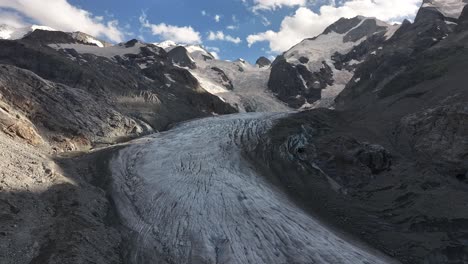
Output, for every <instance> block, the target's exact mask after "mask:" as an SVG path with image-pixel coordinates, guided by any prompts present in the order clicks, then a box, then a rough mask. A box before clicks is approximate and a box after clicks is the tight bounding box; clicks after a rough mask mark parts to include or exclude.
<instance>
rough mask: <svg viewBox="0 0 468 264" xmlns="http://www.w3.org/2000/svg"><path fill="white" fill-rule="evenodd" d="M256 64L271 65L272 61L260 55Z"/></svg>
mask: <svg viewBox="0 0 468 264" xmlns="http://www.w3.org/2000/svg"><path fill="white" fill-rule="evenodd" d="M255 65H257V66H258V67H260V68H264V67H270V65H271V61H270V60H269V59H267V58H265V57H260V58H258V60H257V61H256V62H255Z"/></svg>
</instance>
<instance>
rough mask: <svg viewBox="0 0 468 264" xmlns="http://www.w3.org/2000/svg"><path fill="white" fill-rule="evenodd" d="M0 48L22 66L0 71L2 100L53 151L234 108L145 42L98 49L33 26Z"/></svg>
mask: <svg viewBox="0 0 468 264" xmlns="http://www.w3.org/2000/svg"><path fill="white" fill-rule="evenodd" d="M62 42H63V43H62ZM0 47H1V48H0V64H5V65H12V66H17V67H19V68H23V69H25V70H26V71H23V70H20V69H18V68H15V67H10V66H3V67H2V68H1V71H2V73H1V78H2V81H3V83H2V84H3V88H2V95H3V98H4V100H10V101H9V104H10V105H11V106H13V107H15V108H16V109H17V110H19V111H22V112H23V113H24V114H25V115H26V113H27V115H29V116H28V118H29V119H30V120H31V122H32V123H33V124H34V125H36V126H37V127H38V129H39V130H40V134H41V136H42V137H43V138H46V139H47V140H49V141H50V139H51V138H53V139H54V140H53V141H54V142H55V143H54V144H55V145H57V148H58V149H59V150H65V149H80V148H89V147H91V146H94V145H96V144H99V143H100V142H102V141H104V142H108V141H113V140H115V139H117V138H125V137H133V136H135V135H138V134H141V133H147V132H148V131H153V130H161V129H165V128H166V127H167V126H168V125H170V124H171V123H175V122H179V121H182V120H187V119H191V118H195V117H201V116H208V115H211V114H212V113H218V114H222V113H233V112H235V111H236V110H235V109H234V108H233V107H231V106H230V105H228V104H226V103H224V102H222V101H221V100H220V99H219V98H217V97H215V96H213V95H211V94H209V93H207V92H205V91H203V90H202V89H201V88H200V86H199V83H198V81H197V79H196V78H195V77H193V76H192V75H191V74H190V72H188V71H187V70H185V69H182V68H180V67H176V66H174V65H172V64H171V63H169V59H168V56H167V53H166V52H165V51H164V50H163V49H161V48H159V47H156V46H154V45H151V44H145V43H141V42H139V41H136V40H133V41H129V42H127V43H123V44H120V45H116V46H112V47H104V48H101V47H98V46H96V45H89V44H85V43H79V42H77V40H75V39H74V38H72V36H71V35H70V34H68V33H63V32H58V31H43V30H35V31H34V32H32V33H31V34H28V35H27V36H26V37H25V38H24V39H21V40H16V41H0ZM12 54H14V56H12ZM29 71H30V72H29ZM36 74H37V75H36ZM59 83H60V84H59ZM19 88H24V89H19ZM39 91H42V92H39ZM20 98H22V99H20ZM12 100H15V101H12ZM24 100H26V101H28V100H29V102H30V105H29V106H28V107H31V108H28V109H26V108H25V106H24ZM70 102H73V103H70ZM22 104H23V105H22ZM84 105H88V107H87V108H85V109H81V108H82V107H83V106H84ZM174 109H177V111H175V110H174ZM75 111H79V112H77V113H74V112H75ZM50 122H52V123H50ZM53 129H56V131H52V130H53ZM58 135H60V136H58ZM58 142H64V143H63V144H58ZM75 143H76V144H75ZM54 144H52V145H54ZM70 146H72V147H70Z"/></svg>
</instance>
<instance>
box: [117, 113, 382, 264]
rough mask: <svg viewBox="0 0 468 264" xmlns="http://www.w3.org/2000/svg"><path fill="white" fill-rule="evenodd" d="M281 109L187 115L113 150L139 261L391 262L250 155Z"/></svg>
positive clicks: (121, 203) (133, 255)
mask: <svg viewBox="0 0 468 264" xmlns="http://www.w3.org/2000/svg"><path fill="white" fill-rule="evenodd" d="M283 116H284V114H274V113H268V114H260V113H256V114H241V115H232V116H222V117H215V118H207V119H201V120H196V121H192V122H188V123H183V124H181V125H179V126H177V127H176V128H174V129H172V130H170V131H168V132H165V133H160V134H156V135H153V136H151V137H148V138H144V139H140V140H137V141H135V142H134V143H132V144H130V146H128V147H126V148H124V149H122V150H120V151H119V153H118V155H117V156H116V157H115V158H114V159H113V160H112V162H111V164H110V166H111V172H112V174H113V180H114V182H113V186H112V188H113V193H112V195H113V198H114V200H115V203H116V207H117V210H118V212H119V214H120V216H121V218H122V221H123V224H124V225H126V226H127V227H128V228H129V229H130V230H132V231H133V233H134V237H133V239H131V242H130V243H129V244H130V245H129V246H130V248H131V250H130V254H129V260H130V262H132V263H177V264H184V263H187V264H189V263H190V264H192V263H194V264H197V263H213V264H214V263H236V264H237V263H238V264H247V263H252V264H262V263H265V264H276V263H278V264H293V263H297V264H311V263H334V264H335V263H366V264H377V263H387V262H386V260H384V259H383V258H381V257H379V256H376V255H374V254H373V253H369V252H367V251H366V250H364V249H361V248H360V247H358V246H355V245H353V242H352V241H345V240H343V239H342V238H340V237H338V236H337V235H335V234H334V233H333V232H332V231H330V230H328V229H327V228H326V227H324V226H322V225H321V224H320V223H319V222H318V221H317V220H315V219H314V218H313V217H311V216H309V215H308V214H307V213H305V212H304V211H303V210H301V209H300V208H298V207H297V206H296V205H295V204H294V203H293V202H291V201H290V200H289V199H288V197H287V196H286V195H285V194H284V193H282V192H281V191H279V190H278V189H277V188H275V187H273V186H272V185H271V184H270V183H269V182H268V181H267V180H265V179H264V178H263V177H262V176H260V175H259V174H258V173H257V172H256V171H255V169H254V168H252V166H251V165H250V164H249V163H248V162H247V161H245V160H244V159H243V157H242V155H241V149H246V148H247V149H249V148H253V147H254V146H255V145H256V143H257V142H259V141H260V140H264V138H265V133H266V132H267V130H268V129H269V128H270V127H271V126H272V125H273V124H274V122H275V120H277V119H278V118H280V117H283Z"/></svg>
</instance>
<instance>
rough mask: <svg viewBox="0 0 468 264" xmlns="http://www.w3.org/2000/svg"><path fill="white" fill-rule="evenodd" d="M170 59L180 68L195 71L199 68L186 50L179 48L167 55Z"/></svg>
mask: <svg viewBox="0 0 468 264" xmlns="http://www.w3.org/2000/svg"><path fill="white" fill-rule="evenodd" d="M167 56H168V59H169V61H170V62H172V63H173V64H175V65H178V66H180V67H188V68H190V69H195V68H196V67H197V65H196V63H195V61H194V60H193V59H192V58H191V57H190V55H189V53H188V51H187V49H186V48H184V47H181V46H178V47H175V48H173V49H171V51H169V52H168V53H167Z"/></svg>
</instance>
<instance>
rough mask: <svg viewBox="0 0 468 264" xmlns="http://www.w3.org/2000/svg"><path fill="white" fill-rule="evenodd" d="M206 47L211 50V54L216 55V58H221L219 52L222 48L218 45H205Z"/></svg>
mask: <svg viewBox="0 0 468 264" xmlns="http://www.w3.org/2000/svg"><path fill="white" fill-rule="evenodd" d="M205 49H206V50H207V51H209V52H210V53H211V55H213V57H215V59H217V60H219V55H218V54H219V52H220V49H219V48H218V47H205Z"/></svg>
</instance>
